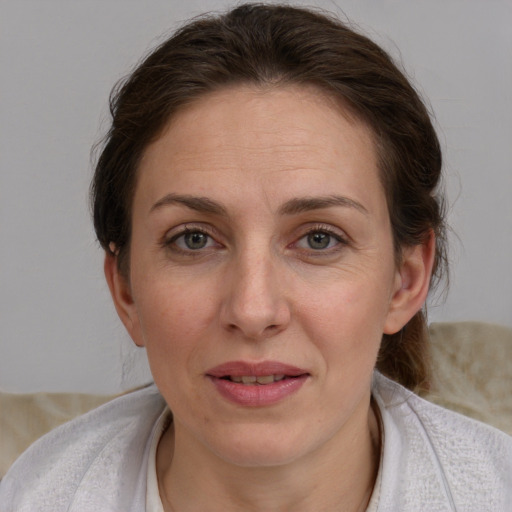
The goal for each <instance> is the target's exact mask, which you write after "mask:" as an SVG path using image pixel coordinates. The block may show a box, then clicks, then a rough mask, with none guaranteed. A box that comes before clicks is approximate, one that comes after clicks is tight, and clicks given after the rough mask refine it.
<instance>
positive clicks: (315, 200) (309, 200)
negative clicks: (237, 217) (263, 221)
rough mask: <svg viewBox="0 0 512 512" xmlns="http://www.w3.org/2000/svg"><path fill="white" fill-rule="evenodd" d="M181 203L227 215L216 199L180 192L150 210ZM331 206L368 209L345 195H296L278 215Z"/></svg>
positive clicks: (191, 207) (212, 212)
mask: <svg viewBox="0 0 512 512" xmlns="http://www.w3.org/2000/svg"><path fill="white" fill-rule="evenodd" d="M176 204H177V205H182V206H185V207H187V208H190V209H191V210H195V211H197V212H202V213H210V214H214V215H221V216H224V217H227V216H228V213H227V210H226V209H225V208H224V207H223V206H222V205H221V204H220V203H217V202H216V201H213V200H212V199H209V198H207V197H198V196H191V195H182V194H172V193H171V194H167V195H166V196H164V197H162V198H161V199H159V200H158V201H157V202H156V203H155V204H154V205H153V206H152V207H151V210H150V212H153V211H155V210H158V209H160V208H162V207H164V206H171V205H176ZM333 206H342V207H344V208H354V209H356V210H358V211H359V212H361V213H364V214H365V215H368V210H367V209H366V208H365V207H364V206H363V205H362V204H361V203H359V202H358V201H355V200H354V199H350V198H348V197H345V196H336V195H332V196H320V197H296V198H293V199H290V200H289V201H287V202H286V203H284V204H283V205H282V206H281V208H279V214H280V215H297V214H299V213H304V212H308V211H312V210H321V209H322V208H330V207H333Z"/></svg>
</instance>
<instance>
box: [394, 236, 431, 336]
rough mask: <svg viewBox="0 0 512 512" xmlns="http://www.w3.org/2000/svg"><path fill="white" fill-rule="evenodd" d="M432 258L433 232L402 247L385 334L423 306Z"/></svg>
mask: <svg viewBox="0 0 512 512" xmlns="http://www.w3.org/2000/svg"><path fill="white" fill-rule="evenodd" d="M434 259H435V236H434V233H433V232H432V231H430V234H429V236H428V239H427V240H426V241H425V242H424V243H423V244H419V245H414V246H412V247H405V248H404V249H403V252H402V262H401V265H400V268H399V269H397V279H396V286H395V290H394V294H393V297H392V299H391V304H390V308H389V312H388V316H387V319H386V323H385V325H384V333H385V334H394V333H396V332H398V331H399V330H400V329H401V328H402V327H403V326H404V325H405V324H406V323H407V322H408V321H409V320H410V319H411V318H412V317H413V316H414V315H415V314H416V313H417V312H418V311H419V310H420V309H421V308H422V306H423V304H424V303H425V300H426V298H427V295H428V290H429V285H430V277H431V275H432V268H433V265H434Z"/></svg>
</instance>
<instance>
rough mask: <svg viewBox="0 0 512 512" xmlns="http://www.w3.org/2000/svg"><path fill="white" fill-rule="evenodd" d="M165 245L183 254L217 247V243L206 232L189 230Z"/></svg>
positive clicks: (167, 241) (172, 238)
mask: <svg viewBox="0 0 512 512" xmlns="http://www.w3.org/2000/svg"><path fill="white" fill-rule="evenodd" d="M164 245H165V246H166V247H168V248H170V249H174V250H175V251H181V252H191V251H200V250H201V249H208V248H210V247H215V246H217V245H218V244H217V242H216V241H215V240H214V239H213V238H212V237H211V236H210V235H209V234H208V233H205V232H204V231H201V230H199V229H191V228H187V229H186V230H184V231H181V232H180V233H177V234H175V235H174V236H172V237H171V238H170V239H168V240H166V241H165V243H164Z"/></svg>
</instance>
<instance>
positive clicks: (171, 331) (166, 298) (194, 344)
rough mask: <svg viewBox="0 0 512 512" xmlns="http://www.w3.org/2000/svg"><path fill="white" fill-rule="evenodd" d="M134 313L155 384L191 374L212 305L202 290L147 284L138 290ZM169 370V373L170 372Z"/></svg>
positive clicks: (212, 309)
mask: <svg viewBox="0 0 512 512" xmlns="http://www.w3.org/2000/svg"><path fill="white" fill-rule="evenodd" d="M136 296H137V297H138V300H137V310H138V315H139V321H140V324H141V330H142V333H143V336H144V341H145V346H146V350H147V355H148V359H149V363H150V366H151V370H152V372H153V375H154V377H155V380H158V379H159V378H162V376H164V377H165V379H166V380H168V379H172V377H173V376H174V375H179V374H180V373H182V374H184V373H185V372H186V371H187V370H188V371H190V370H191V368H190V364H191V363H190V361H192V360H193V359H194V354H195V353H196V352H197V351H198V350H200V349H201V347H202V346H203V344H204V343H205V342H206V341H207V340H208V336H207V335H205V334H206V333H207V332H208V330H209V329H211V326H212V319H213V318H214V317H215V313H214V305H213V303H212V301H211V300H210V299H209V298H208V297H209V294H208V293H205V290H204V287H202V286H191V285H185V284H183V285H180V284H179V283H174V284H170V283H169V282H167V281H166V280H164V279H159V280H157V281H154V282H151V281H147V282H146V283H145V284H144V286H143V287H141V288H140V289H139V290H138V294H137V295H136ZM171 368H172V371H170V369H171Z"/></svg>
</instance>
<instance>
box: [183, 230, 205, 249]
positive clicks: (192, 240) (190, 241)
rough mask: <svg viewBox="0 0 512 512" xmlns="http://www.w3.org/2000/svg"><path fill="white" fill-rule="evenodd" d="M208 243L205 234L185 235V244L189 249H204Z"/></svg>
mask: <svg viewBox="0 0 512 512" xmlns="http://www.w3.org/2000/svg"><path fill="white" fill-rule="evenodd" d="M206 242H207V236H206V235H205V234H204V233H199V232H195V233H187V234H186V235H185V244H186V245H187V247H188V248H189V249H202V248H203V247H204V246H205V245H206Z"/></svg>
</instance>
